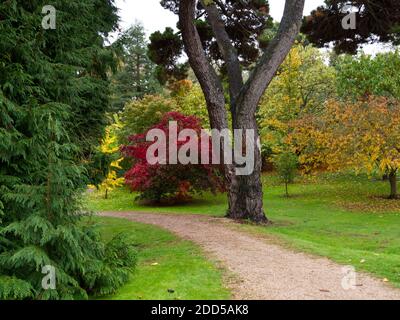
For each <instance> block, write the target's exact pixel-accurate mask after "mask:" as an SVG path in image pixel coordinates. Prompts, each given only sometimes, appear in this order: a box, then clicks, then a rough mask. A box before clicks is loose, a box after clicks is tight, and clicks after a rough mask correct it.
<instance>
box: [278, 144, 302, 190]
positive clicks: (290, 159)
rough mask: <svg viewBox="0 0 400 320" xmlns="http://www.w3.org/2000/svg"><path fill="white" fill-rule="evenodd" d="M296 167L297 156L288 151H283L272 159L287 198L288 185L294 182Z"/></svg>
mask: <svg viewBox="0 0 400 320" xmlns="http://www.w3.org/2000/svg"><path fill="white" fill-rule="evenodd" d="M297 166H298V159H297V156H296V155H295V154H294V153H292V152H290V151H284V152H282V153H280V154H278V155H276V156H275V157H274V167H275V170H276V171H277V173H278V176H279V178H280V179H281V180H282V182H283V183H284V184H285V192H286V197H289V188H288V185H289V184H290V183H293V181H294V178H295V176H296V172H297Z"/></svg>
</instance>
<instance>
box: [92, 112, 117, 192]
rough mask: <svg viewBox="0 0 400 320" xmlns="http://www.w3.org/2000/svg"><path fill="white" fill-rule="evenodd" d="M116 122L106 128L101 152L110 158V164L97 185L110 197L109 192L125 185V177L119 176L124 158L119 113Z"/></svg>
mask: <svg viewBox="0 0 400 320" xmlns="http://www.w3.org/2000/svg"><path fill="white" fill-rule="evenodd" d="M114 119H115V120H114V123H113V124H112V125H110V126H108V127H107V128H106V133H105V136H104V138H103V140H102V143H101V145H100V148H99V149H100V150H99V151H100V152H101V153H102V154H104V155H106V156H107V157H108V158H109V161H110V164H109V166H108V167H107V169H106V172H105V175H104V179H103V180H102V181H101V183H100V184H99V185H98V186H96V187H97V189H99V190H100V191H101V192H104V198H105V199H108V195H109V192H110V191H112V190H113V189H115V188H118V187H121V186H123V185H124V178H123V177H121V176H118V171H119V170H122V167H121V162H122V161H123V160H124V159H123V158H122V157H121V154H120V152H119V149H120V145H119V143H118V136H117V134H118V132H119V130H121V128H122V124H121V123H120V122H119V120H118V117H117V115H115V117H114Z"/></svg>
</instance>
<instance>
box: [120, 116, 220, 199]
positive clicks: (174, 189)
mask: <svg viewBox="0 0 400 320" xmlns="http://www.w3.org/2000/svg"><path fill="white" fill-rule="evenodd" d="M170 121H176V123H177V129H178V130H177V132H178V134H179V133H180V132H181V131H182V130H184V129H192V130H194V131H195V132H196V134H197V137H198V139H197V140H196V141H195V142H194V143H196V144H197V146H196V147H197V148H198V149H197V150H199V152H198V157H199V161H198V163H201V155H202V153H204V152H207V153H208V154H209V157H210V159H212V143H211V137H210V136H209V135H205V133H204V131H202V128H201V123H200V120H199V119H198V118H196V117H194V116H184V115H182V114H180V113H178V112H169V113H166V114H165V115H164V117H163V118H162V120H161V121H160V122H159V123H158V124H156V125H155V126H153V127H152V128H149V129H148V130H147V131H146V132H145V133H143V134H139V135H134V136H131V137H129V141H130V144H129V145H127V146H123V147H122V149H121V151H122V153H123V154H124V156H125V157H128V158H131V159H132V160H133V167H132V168H131V169H130V170H128V171H127V172H126V174H125V181H126V184H127V185H128V186H129V187H130V188H131V189H132V191H136V192H139V193H140V196H139V199H142V200H148V201H152V202H160V201H162V200H169V201H171V200H173V201H182V200H188V199H190V198H191V195H193V194H195V193H201V192H204V191H210V192H212V193H214V194H215V193H217V192H224V191H225V190H226V187H225V180H224V178H223V172H222V167H221V166H217V165H210V164H185V165H184V164H180V163H179V161H178V164H154V165H152V164H149V163H148V161H147V159H146V154H147V150H148V148H149V147H150V146H151V145H152V144H153V143H154V142H148V141H146V135H147V133H148V132H149V131H150V130H151V129H160V130H162V131H163V132H164V133H165V135H166V137H167V143H166V146H165V147H166V155H167V160H168V154H169V147H170V146H169V142H168V136H169V130H170V128H169V123H170ZM200 137H202V139H209V148H208V150H201V148H200V144H201V140H200ZM189 142H190V143H193V141H190V139H189V138H187V140H186V141H177V143H176V145H177V150H178V152H179V150H180V148H182V146H184V145H187V144H188V143H189ZM167 163H168V161H167Z"/></svg>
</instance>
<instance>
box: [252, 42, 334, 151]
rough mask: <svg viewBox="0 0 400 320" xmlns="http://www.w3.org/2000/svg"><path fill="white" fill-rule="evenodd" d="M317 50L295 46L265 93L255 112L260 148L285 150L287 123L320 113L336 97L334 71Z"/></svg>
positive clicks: (299, 45)
mask: <svg viewBox="0 0 400 320" xmlns="http://www.w3.org/2000/svg"><path fill="white" fill-rule="evenodd" d="M324 59H325V57H324V55H322V54H321V53H320V52H319V50H318V49H316V48H314V47H312V46H304V45H303V44H301V43H297V44H296V45H295V46H293V48H292V49H291V51H290V53H289V55H288V56H287V58H286V60H285V62H284V63H283V64H282V65H281V67H280V69H279V71H278V73H277V75H276V76H275V77H274V79H273V80H272V82H271V85H270V86H269V88H268V89H267V91H266V93H265V94H264V96H263V98H262V100H261V103H260V109H259V112H258V122H259V125H260V128H261V129H260V133H261V141H262V145H263V148H264V149H265V150H269V152H270V153H272V154H278V153H280V152H282V151H284V150H285V149H287V146H286V144H285V138H286V137H287V136H288V134H289V132H290V126H289V123H290V122H291V121H293V120H296V119H299V118H301V117H304V116H306V115H315V114H320V113H321V112H322V110H323V106H324V102H325V101H326V100H329V99H331V98H334V97H335V95H336V85H335V81H336V72H335V69H334V68H333V67H329V66H327V65H326V64H325V60H324Z"/></svg>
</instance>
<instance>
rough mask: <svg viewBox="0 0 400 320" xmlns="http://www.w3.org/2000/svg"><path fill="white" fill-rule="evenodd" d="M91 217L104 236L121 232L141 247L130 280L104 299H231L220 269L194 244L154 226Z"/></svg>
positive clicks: (109, 236) (105, 237)
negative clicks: (136, 264)
mask: <svg viewBox="0 0 400 320" xmlns="http://www.w3.org/2000/svg"><path fill="white" fill-rule="evenodd" d="M90 220H91V221H94V222H95V223H96V225H97V226H98V228H99V230H100V232H101V235H102V237H103V238H104V239H105V240H109V239H110V238H112V236H113V235H116V234H118V233H121V232H122V233H125V234H126V235H127V236H128V237H129V239H130V240H131V241H132V242H133V243H134V244H135V245H137V249H138V259H139V261H138V266H137V268H136V271H135V272H134V273H133V274H132V277H131V280H130V281H129V283H127V284H126V285H125V286H124V287H123V288H121V289H120V290H119V292H118V293H117V294H115V295H113V296H110V297H103V298H102V299H112V300H141V299H143V300H149V299H155V300H164V299H166V300H173V299H184V300H193V299H205V300H214V299H229V297H230V293H229V291H228V289H226V288H225V287H224V285H223V282H222V273H221V271H220V270H219V269H218V268H217V267H216V265H215V264H214V263H212V262H210V261H208V260H207V259H206V258H205V257H204V255H203V253H202V252H201V250H200V249H199V248H198V247H197V246H195V245H194V244H192V243H190V242H188V241H184V240H181V239H179V238H177V237H176V236H174V235H173V234H171V233H169V232H167V231H164V230H162V229H159V228H157V227H154V226H149V225H144V224H140V223H136V222H132V221H128V220H123V219H114V218H98V217H93V218H90ZM168 290H170V291H171V290H173V291H174V292H173V293H170V292H168Z"/></svg>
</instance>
